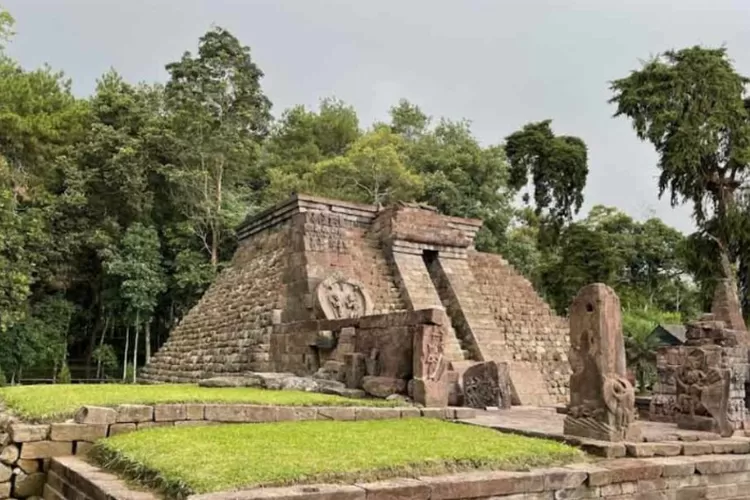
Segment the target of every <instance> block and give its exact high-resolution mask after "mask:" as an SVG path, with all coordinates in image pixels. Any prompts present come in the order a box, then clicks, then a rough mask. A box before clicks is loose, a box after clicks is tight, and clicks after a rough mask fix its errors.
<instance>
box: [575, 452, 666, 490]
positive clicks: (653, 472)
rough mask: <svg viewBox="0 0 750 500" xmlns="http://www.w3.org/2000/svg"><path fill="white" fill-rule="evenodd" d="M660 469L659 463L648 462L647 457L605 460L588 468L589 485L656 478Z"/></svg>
mask: <svg viewBox="0 0 750 500" xmlns="http://www.w3.org/2000/svg"><path fill="white" fill-rule="evenodd" d="M662 471H663V466H662V465H661V464H659V463H658V462H653V461H652V462H649V461H648V459H645V460H636V459H629V458H628V459H615V460H605V461H602V462H599V463H597V464H596V466H595V467H592V468H591V469H589V485H590V486H604V485H607V484H612V483H624V482H633V481H639V480H651V479H657V478H659V477H660V476H661V474H662Z"/></svg>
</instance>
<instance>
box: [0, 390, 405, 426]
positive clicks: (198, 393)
mask: <svg viewBox="0 0 750 500" xmlns="http://www.w3.org/2000/svg"><path fill="white" fill-rule="evenodd" d="M0 399H1V400H3V401H4V402H5V403H6V405H7V406H8V407H9V408H11V409H12V410H13V411H14V412H15V413H16V414H17V415H18V416H19V417H21V418H23V419H25V420H29V421H40V422H42V421H55V420H58V421H59V420H61V419H65V418H70V417H71V416H72V415H73V414H74V413H75V412H76V410H78V408H80V407H81V406H83V405H95V406H116V405H118V404H125V403H130V404H153V403H253V404H268V405H289V406H393V405H394V404H393V403H390V402H386V401H383V400H375V399H349V398H342V397H340V396H334V395H328V394H321V393H316V392H301V391H286V390H284V391H276V390H268V389H258V388H255V387H229V388H213V387H198V386H197V385H188V384H185V385H182V384H169V385H167V384H165V385H126V384H91V385H85V384H80V385H79V384H74V385H62V384H56V385H27V386H14V387H2V388H0Z"/></svg>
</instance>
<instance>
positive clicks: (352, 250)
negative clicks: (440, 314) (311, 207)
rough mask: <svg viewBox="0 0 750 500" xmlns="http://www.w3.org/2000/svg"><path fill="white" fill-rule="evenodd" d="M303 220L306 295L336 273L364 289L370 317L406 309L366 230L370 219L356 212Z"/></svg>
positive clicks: (377, 243)
mask: <svg viewBox="0 0 750 500" xmlns="http://www.w3.org/2000/svg"><path fill="white" fill-rule="evenodd" d="M351 211H352V212H355V211H354V209H352V210H351ZM303 217H304V221H303V224H304V226H303V227H302V228H301V230H302V233H303V239H304V253H305V261H306V266H307V278H308V283H309V293H310V294H313V293H314V292H315V287H316V286H317V284H318V283H319V282H320V281H322V280H324V279H325V278H327V277H328V276H329V275H330V274H331V273H333V272H339V273H341V274H343V275H344V276H346V277H348V278H353V279H355V280H357V281H359V282H361V283H362V284H363V285H364V286H365V288H366V289H367V291H368V293H369V294H370V297H371V298H372V300H373V314H384V313H388V312H393V311H403V310H406V305H405V303H404V301H403V299H402V298H401V294H400V292H399V289H398V286H397V285H396V283H395V282H394V280H393V276H392V274H391V270H390V266H389V264H388V262H387V261H386V258H385V253H384V251H383V248H382V243H381V241H380V239H379V238H378V235H377V234H373V233H372V231H371V229H370V223H371V219H370V218H365V217H362V216H358V215H357V214H356V213H336V212H312V211H311V212H305V213H304V214H303ZM313 317H314V315H313Z"/></svg>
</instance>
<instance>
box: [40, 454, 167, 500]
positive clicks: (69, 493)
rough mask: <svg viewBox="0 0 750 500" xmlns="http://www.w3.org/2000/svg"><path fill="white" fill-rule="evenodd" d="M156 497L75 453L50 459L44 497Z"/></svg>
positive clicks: (114, 499) (87, 499)
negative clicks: (87, 461) (138, 489)
mask: <svg viewBox="0 0 750 500" xmlns="http://www.w3.org/2000/svg"><path fill="white" fill-rule="evenodd" d="M105 498H106V499H107V500H157V499H158V498H159V497H157V496H156V495H154V494H153V493H148V492H144V491H136V490H134V489H133V487H132V486H130V485H128V484H126V483H125V481H123V480H121V479H119V478H118V477H117V476H115V475H113V474H109V473H107V472H104V471H103V470H101V469H99V468H97V467H94V466H93V465H89V464H88V463H86V462H84V461H83V460H81V459H79V458H76V457H60V458H55V459H53V460H52V461H51V463H50V467H49V471H48V472H47V484H45V485H44V499H45V500H100V499H105Z"/></svg>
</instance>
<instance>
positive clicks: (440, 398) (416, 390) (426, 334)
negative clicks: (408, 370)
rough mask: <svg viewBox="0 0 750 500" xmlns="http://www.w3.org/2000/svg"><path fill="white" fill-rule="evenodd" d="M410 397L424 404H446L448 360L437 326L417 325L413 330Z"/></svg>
mask: <svg viewBox="0 0 750 500" xmlns="http://www.w3.org/2000/svg"><path fill="white" fill-rule="evenodd" d="M413 342H414V354H413V356H414V358H413V365H412V368H413V372H414V382H413V397H414V401H416V402H417V403H419V404H423V405H425V406H445V405H447V404H448V392H449V391H448V389H449V386H448V377H447V371H448V363H447V361H446V360H445V358H444V357H443V332H442V330H441V329H440V326H437V325H430V326H425V325H421V326H419V327H418V329H417V330H416V331H415V332H414V337H413Z"/></svg>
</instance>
